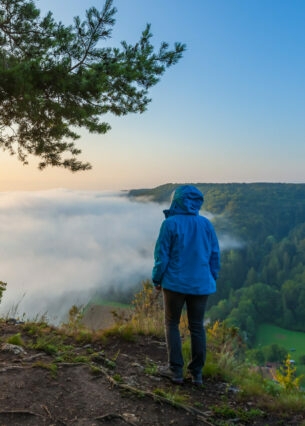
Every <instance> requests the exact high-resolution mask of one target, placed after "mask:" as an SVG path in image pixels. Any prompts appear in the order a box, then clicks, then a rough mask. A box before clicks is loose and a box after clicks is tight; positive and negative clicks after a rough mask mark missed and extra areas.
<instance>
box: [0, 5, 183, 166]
mask: <svg viewBox="0 0 305 426" xmlns="http://www.w3.org/2000/svg"><path fill="white" fill-rule="evenodd" d="M115 13H116V9H115V8H114V7H113V1H112V0H106V1H105V4H104V7H103V9H102V10H101V11H99V10H97V9H96V8H94V7H92V8H90V9H89V10H87V11H86V18H85V20H84V21H81V20H80V18H79V17H76V18H74V24H73V25H71V26H64V25H63V24H62V23H60V22H59V23H57V22H55V20H54V18H53V15H52V13H51V12H49V13H48V14H47V15H46V16H45V17H41V16H40V11H39V10H38V9H37V8H36V7H35V4H34V2H33V1H31V0H2V1H1V3H0V146H1V147H2V148H3V149H4V150H8V151H9V152H10V153H11V154H17V155H18V158H19V159H20V160H21V161H22V162H23V163H24V164H27V162H28V155H29V154H31V155H34V156H37V157H38V158H39V160H40V163H39V168H40V169H44V168H45V167H46V166H59V167H65V168H68V169H70V170H72V171H77V170H85V169H88V168H91V166H90V164H88V163H82V162H81V161H79V160H78V159H77V158H78V157H77V156H78V155H79V154H80V152H81V151H80V150H79V149H78V148H77V147H76V146H75V144H74V141H75V140H76V139H78V138H79V135H78V134H77V133H76V132H75V128H77V127H83V128H86V129H87V130H88V131H89V132H95V133H99V134H103V133H105V132H107V131H108V130H109V129H110V126H109V124H108V123H106V122H101V119H100V118H101V116H102V115H103V114H107V113H113V114H115V115H118V116H120V115H126V114H128V113H142V112H143V111H145V110H146V108H147V105H148V103H149V102H150V100H151V99H150V98H149V97H148V92H149V89H150V88H151V87H152V86H154V85H155V84H156V83H157V82H158V81H159V79H160V76H161V75H162V74H163V73H164V72H165V69H166V68H167V67H169V66H171V65H173V64H176V63H177V61H178V60H179V59H180V58H181V56H182V54H183V51H184V50H185V46H184V45H183V44H181V43H176V44H175V46H174V49H173V50H169V47H168V44H167V43H162V44H161V46H160V48H159V50H157V51H156V50H155V48H154V47H153V45H152V44H151V37H152V34H151V31H150V25H147V26H146V28H145V30H144V31H143V33H142V35H141V37H140V40H139V42H138V43H136V44H135V45H129V44H127V43H126V42H125V41H124V42H122V43H121V46H120V48H116V47H115V48H111V47H101V46H100V45H101V42H103V41H105V40H107V39H109V38H110V37H111V32H112V28H113V26H114V24H115V19H114V15H115ZM66 154H68V157H67V158H65V155H66Z"/></svg>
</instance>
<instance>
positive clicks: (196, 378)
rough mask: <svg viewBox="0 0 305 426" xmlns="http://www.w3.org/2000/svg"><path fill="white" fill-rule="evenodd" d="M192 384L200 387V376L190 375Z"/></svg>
mask: <svg viewBox="0 0 305 426" xmlns="http://www.w3.org/2000/svg"><path fill="white" fill-rule="evenodd" d="M192 384H193V385H194V386H202V384H203V382H202V374H201V373H199V374H196V375H192Z"/></svg>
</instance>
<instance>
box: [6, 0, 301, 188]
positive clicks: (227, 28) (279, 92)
mask: <svg viewBox="0 0 305 426" xmlns="http://www.w3.org/2000/svg"><path fill="white" fill-rule="evenodd" d="M35 3H36V5H37V6H38V8H40V9H41V11H42V13H43V14H45V13H46V12H47V11H48V10H51V11H52V12H53V14H54V17H55V18H56V20H61V21H62V22H64V23H65V24H69V23H72V21H73V17H74V16H76V15H79V16H83V14H84V11H85V10H86V9H88V8H89V7H90V6H92V5H94V6H96V7H97V8H100V7H101V6H102V5H103V4H104V2H103V1H102V0H78V1H76V0H36V1H35ZM114 5H115V7H116V8H117V9H118V12H117V14H116V25H115V27H114V30H113V44H118V43H119V42H120V41H121V40H126V41H127V42H131V43H133V42H136V41H137V39H138V38H139V35H140V33H141V31H142V30H143V29H144V28H145V25H146V23H148V22H149V23H151V25H152V33H153V35H154V37H153V43H154V44H155V45H156V46H158V45H159V43H160V42H161V41H167V42H169V43H170V44H172V43H174V42H175V41H180V42H182V43H185V44H186V45H187V51H186V52H185V54H184V57H183V58H182V59H181V61H180V62H179V63H178V64H177V65H176V66H174V67H172V68H170V69H169V70H167V72H166V74H165V75H164V76H163V78H162V80H161V82H160V83H159V84H158V85H157V86H155V88H153V90H152V91H151V97H152V102H151V104H150V105H149V108H148V111H147V112H145V113H144V114H142V115H129V116H127V117H123V118H122V117H121V118H116V117H111V116H110V117H106V119H107V121H109V122H110V124H111V126H112V130H111V131H110V132H109V133H108V134H107V135H101V136H97V135H94V136H92V135H90V134H88V133H87V132H85V131H83V132H82V138H81V140H80V141H79V142H78V145H79V146H80V147H81V149H82V150H83V153H82V159H83V160H84V161H90V162H91V163H92V165H93V170H91V171H88V172H79V173H77V174H72V173H71V172H68V171H65V170H59V169H50V170H46V171H43V172H40V171H38V170H37V163H36V162H35V160H33V159H31V158H30V164H29V166H22V164H21V163H19V162H18V160H17V159H16V158H14V157H10V156H9V155H8V154H7V153H5V152H1V153H0V154H1V155H0V191H9V190H38V189H50V188H71V189H89V190H103V189H110V190H117V189H129V188H139V187H154V186H157V185H160V184H163V183H167V182H258V181H265V182H305V167H304V160H305V143H304V142H305V140H304V139H305V119H304V113H305V26H304V22H305V2H304V1H302V0H247V1H245V0H230V1H228V0H192V1H189V2H186V1H180V0H166V1H164V0H153V1H152V0H115V1H114ZM108 118H109V119H108Z"/></svg>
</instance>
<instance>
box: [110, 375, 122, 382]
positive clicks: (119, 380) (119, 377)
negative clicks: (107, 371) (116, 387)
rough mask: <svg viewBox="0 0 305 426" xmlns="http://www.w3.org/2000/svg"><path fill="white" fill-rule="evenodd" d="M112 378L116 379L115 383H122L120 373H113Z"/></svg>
mask: <svg viewBox="0 0 305 426" xmlns="http://www.w3.org/2000/svg"><path fill="white" fill-rule="evenodd" d="M112 378H113V380H114V381H116V382H117V383H123V378H122V376H121V375H120V374H114V375H113V376H112Z"/></svg>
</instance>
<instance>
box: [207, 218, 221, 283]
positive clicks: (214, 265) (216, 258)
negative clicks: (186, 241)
mask: <svg viewBox="0 0 305 426" xmlns="http://www.w3.org/2000/svg"><path fill="white" fill-rule="evenodd" d="M209 264H210V271H211V274H212V276H213V278H214V279H215V280H216V279H217V278H218V273H219V270H220V249H219V243H218V239H217V236H216V233H215V230H214V227H213V225H212V224H211V255H210V262H209Z"/></svg>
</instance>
